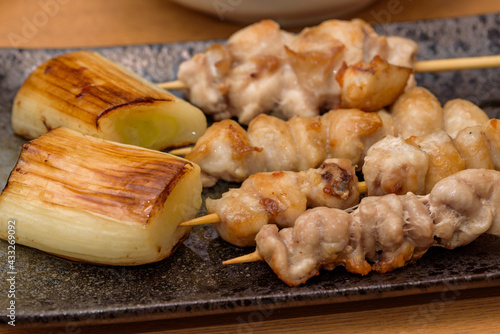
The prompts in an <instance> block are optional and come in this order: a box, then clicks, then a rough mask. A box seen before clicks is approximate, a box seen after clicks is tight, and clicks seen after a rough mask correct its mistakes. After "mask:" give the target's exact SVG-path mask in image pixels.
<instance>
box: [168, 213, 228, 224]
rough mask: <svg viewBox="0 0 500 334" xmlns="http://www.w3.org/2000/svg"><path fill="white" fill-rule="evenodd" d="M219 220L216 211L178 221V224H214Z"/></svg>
mask: <svg viewBox="0 0 500 334" xmlns="http://www.w3.org/2000/svg"><path fill="white" fill-rule="evenodd" d="M219 222H220V217H219V215H218V214H217V213H211V214H209V215H206V216H202V217H197V218H193V219H190V220H187V221H185V222H182V223H180V224H179V225H178V226H184V227H185V226H194V225H203V224H215V223H219Z"/></svg>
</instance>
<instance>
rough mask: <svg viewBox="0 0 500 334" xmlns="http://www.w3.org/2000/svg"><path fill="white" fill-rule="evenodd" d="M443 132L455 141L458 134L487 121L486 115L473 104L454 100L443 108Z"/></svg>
mask: <svg viewBox="0 0 500 334" xmlns="http://www.w3.org/2000/svg"><path fill="white" fill-rule="evenodd" d="M443 119H444V130H445V131H446V132H447V133H448V134H449V135H450V137H451V138H453V139H455V138H456V136H457V135H458V133H459V132H460V131H461V130H462V129H464V128H468V127H471V126H476V125H483V124H484V123H486V122H488V121H489V117H488V115H486V113H485V112H484V111H483V110H482V109H481V108H479V107H478V106H476V105H475V104H474V103H472V102H470V101H467V100H462V99H455V100H451V101H448V102H446V103H445V105H444V107H443Z"/></svg>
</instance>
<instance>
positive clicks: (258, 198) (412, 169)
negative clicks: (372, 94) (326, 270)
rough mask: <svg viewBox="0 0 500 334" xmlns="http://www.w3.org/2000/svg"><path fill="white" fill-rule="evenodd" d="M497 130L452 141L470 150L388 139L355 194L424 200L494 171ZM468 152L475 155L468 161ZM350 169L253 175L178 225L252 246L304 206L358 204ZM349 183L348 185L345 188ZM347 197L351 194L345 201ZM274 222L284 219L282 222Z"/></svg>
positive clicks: (332, 164)
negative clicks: (447, 185)
mask: <svg viewBox="0 0 500 334" xmlns="http://www.w3.org/2000/svg"><path fill="white" fill-rule="evenodd" d="M499 125H500V123H498V120H496V119H492V120H489V121H488V122H486V123H485V124H483V125H482V126H473V127H468V128H465V129H463V130H462V131H460V132H459V133H458V134H457V136H456V138H455V140H457V139H458V140H460V138H461V137H462V136H466V137H467V140H466V144H469V145H465V146H464V147H461V146H460V145H456V144H455V141H454V140H452V139H451V137H450V136H448V135H447V134H446V133H445V132H444V131H439V132H437V133H434V134H431V135H427V136H423V137H416V136H412V137H410V138H408V139H407V140H406V141H405V140H403V139H402V138H398V137H393V136H386V137H385V138H383V139H382V140H380V141H379V142H377V143H376V144H375V145H373V146H372V147H371V148H370V149H369V150H368V154H367V156H366V163H365V165H364V166H363V173H364V176H365V179H366V182H363V188H364V189H362V190H361V189H358V192H359V193H365V192H368V195H384V194H390V193H391V194H398V195H404V194H406V193H407V192H412V193H415V194H417V195H424V194H428V193H429V192H431V190H432V188H433V187H434V186H435V184H436V183H437V182H438V181H440V180H441V179H443V178H445V177H447V176H450V175H452V174H454V173H456V172H459V171H461V170H463V169H465V168H469V169H470V168H487V169H492V168H495V165H494V164H493V162H492V160H494V159H495V157H498V156H500V154H499V152H500V151H499V147H500V145H499V144H500V126H499ZM475 142H477V143H479V144H481V145H479V144H475ZM478 146H481V150H482V151H481V153H478V152H477V147H478ZM471 153H472V154H475V155H473V156H470V154H471ZM468 157H469V158H468ZM470 162H472V163H470ZM496 162H497V163H498V161H496ZM498 167H500V166H498V165H497V166H496V169H499V168H498ZM353 169H354V167H352V166H351V165H350V162H349V161H348V160H346V159H330V160H327V161H325V163H324V164H323V165H322V166H321V167H320V168H318V169H310V170H309V171H308V172H299V173H294V172H275V173H257V174H254V175H252V176H250V178H248V179H247V180H246V181H245V182H243V184H242V186H241V188H239V189H231V190H230V191H229V192H227V193H226V194H224V195H223V196H222V199H218V200H213V199H207V210H208V212H209V213H210V214H209V215H207V216H204V217H198V218H195V219H193V220H192V221H188V222H186V224H184V223H182V224H181V225H182V226H184V225H186V226H188V225H196V224H207V223H210V224H214V226H215V228H216V229H217V231H218V232H219V235H220V236H221V237H222V238H223V239H224V240H226V241H228V242H230V243H232V244H234V245H237V246H241V247H244V246H251V245H252V244H253V243H254V236H255V234H256V233H257V232H258V231H259V230H260V228H261V227H262V226H263V225H265V224H269V223H273V224H277V225H278V226H279V227H284V226H291V225H290V224H293V222H294V220H295V218H296V214H299V213H300V212H301V211H303V210H304V209H305V207H306V205H305V204H304V203H305V202H306V201H307V207H315V206H328V207H335V208H340V209H345V208H350V207H351V206H353V205H354V204H356V203H357V202H356V201H355V199H356V198H358V194H356V192H355V189H353V190H352V191H350V192H346V189H348V188H352V187H353V184H354V183H353V182H354V181H356V180H357V179H356V178H355V176H354V170H353ZM310 175H314V178H311V177H310ZM318 175H320V176H321V181H322V183H317V182H316V183H317V185H315V186H314V187H313V188H309V187H308V186H309V185H310V184H311V182H304V178H303V177H304V176H308V180H311V179H315V178H318ZM313 184H314V183H313ZM348 184H351V185H350V186H349V187H348V188H346V185H348ZM306 185H307V186H306ZM359 185H360V184H358V188H360V186H359ZM312 189H314V190H315V192H316V194H322V195H323V196H324V199H322V200H320V201H316V202H314V201H311V200H310V195H307V192H310V191H311V190H312ZM321 189H322V190H321ZM348 193H350V194H351V195H350V196H347V197H346V195H347V194H348ZM325 194H328V195H329V196H326V195H325ZM306 197H308V198H307V199H306ZM278 208H279V209H278ZM297 208H301V209H302V210H298V209H297ZM277 217H279V218H280V219H283V218H285V220H284V221H281V222H280V221H279V220H278V219H277Z"/></svg>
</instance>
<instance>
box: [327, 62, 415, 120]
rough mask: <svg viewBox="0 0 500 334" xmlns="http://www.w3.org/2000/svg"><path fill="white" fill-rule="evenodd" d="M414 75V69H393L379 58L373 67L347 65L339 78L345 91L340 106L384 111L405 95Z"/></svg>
mask: <svg viewBox="0 0 500 334" xmlns="http://www.w3.org/2000/svg"><path fill="white" fill-rule="evenodd" d="M411 73H412V70H411V69H410V68H407V67H401V66H396V65H391V64H389V63H388V62H386V61H384V60H383V59H382V58H380V57H379V56H375V58H373V59H372V61H370V63H369V64H365V63H363V62H359V63H356V64H353V65H350V66H347V65H346V64H345V63H344V65H343V66H342V67H341V68H340V70H339V72H338V74H337V77H336V79H337V81H338V82H339V85H340V87H341V89H342V91H341V93H340V105H341V106H342V107H343V108H358V109H361V110H364V111H377V110H380V109H382V108H384V107H386V106H388V105H390V104H392V103H393V102H394V101H396V99H397V98H398V97H399V96H400V95H401V94H402V93H403V92H404V89H405V87H406V86H407V83H408V80H409V78H410V75H411Z"/></svg>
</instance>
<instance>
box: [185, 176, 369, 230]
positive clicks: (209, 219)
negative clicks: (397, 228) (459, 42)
mask: <svg viewBox="0 0 500 334" xmlns="http://www.w3.org/2000/svg"><path fill="white" fill-rule="evenodd" d="M358 189H359V193H360V194H366V192H367V191H368V190H367V188H366V182H364V181H363V182H359V183H358ZM220 221H221V219H220V216H219V214H218V213H217V212H214V213H209V214H208V215H205V216H201V217H196V218H193V219H190V220H186V221H185V222H182V223H180V224H179V225H178V226H196V225H205V224H216V223H220Z"/></svg>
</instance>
